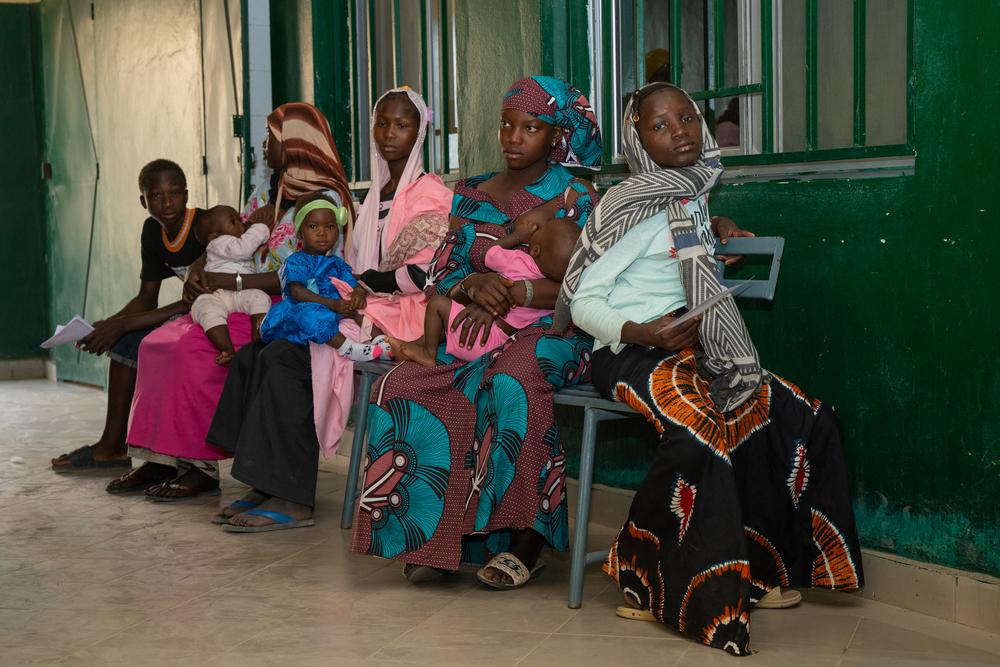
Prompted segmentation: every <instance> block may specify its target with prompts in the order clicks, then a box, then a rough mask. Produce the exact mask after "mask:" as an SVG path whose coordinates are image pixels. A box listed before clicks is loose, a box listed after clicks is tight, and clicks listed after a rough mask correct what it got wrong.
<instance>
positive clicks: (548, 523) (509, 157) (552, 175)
mask: <svg viewBox="0 0 1000 667" xmlns="http://www.w3.org/2000/svg"><path fill="white" fill-rule="evenodd" d="M499 140H500V148H501V151H502V153H503V157H504V161H505V162H506V167H505V169H503V170H502V171H499V172H496V173H488V174H482V175H480V176H476V177H473V178H467V179H465V180H463V181H460V182H459V183H458V184H457V186H456V187H455V197H454V199H453V201H452V207H451V232H450V233H449V235H448V236H447V237H446V238H445V241H444V243H443V244H442V245H441V247H440V248H439V249H438V251H437V254H436V256H435V259H434V262H433V263H432V267H431V271H430V279H431V281H432V286H431V288H430V289H431V290H432V291H433V292H434V293H438V294H446V295H452V296H453V295H454V294H455V293H457V292H458V291H463V292H465V293H466V294H467V295H468V296H469V299H470V300H471V301H472V304H471V305H470V306H468V307H467V308H466V309H465V311H463V313H462V314H460V315H459V316H458V319H459V320H461V321H463V322H464V324H463V326H464V334H463V336H462V338H463V340H466V341H469V342H472V341H474V340H475V339H476V338H477V337H479V336H481V335H483V334H484V333H486V334H488V333H489V329H490V325H491V324H492V322H493V320H494V319H495V318H496V317H502V316H503V315H504V314H506V313H507V311H508V309H509V308H510V307H511V305H512V304H517V305H521V306H524V305H528V304H532V305H533V306H534V307H537V308H549V307H552V306H553V305H554V303H555V297H556V294H557V292H558V290H559V285H558V283H555V282H552V281H549V280H546V279H541V280H533V281H517V282H516V283H515V282H513V281H510V280H507V279H506V278H505V277H503V276H501V275H499V274H497V273H493V272H490V271H489V269H488V268H487V267H486V266H485V264H484V263H483V262H484V255H485V253H486V250H488V249H489V248H490V247H491V246H492V245H493V242H495V241H496V240H497V239H499V238H500V237H502V236H505V235H506V234H508V233H509V232H510V230H511V229H512V225H513V224H514V221H515V220H516V219H518V218H520V217H522V216H532V217H536V216H537V222H538V223H539V224H544V223H545V222H546V221H547V220H549V219H551V218H553V217H565V218H567V219H569V220H571V221H572V222H574V223H576V224H578V225H581V226H582V225H583V224H585V223H586V221H587V219H588V216H589V215H590V213H591V211H592V210H593V207H594V204H595V203H596V201H597V195H596V193H595V192H594V191H593V188H592V187H591V186H590V184H589V183H587V182H586V181H583V180H581V179H577V178H574V176H573V175H572V174H571V173H570V171H569V170H568V169H567V168H566V167H567V166H582V167H588V168H598V167H599V166H600V163H601V155H602V151H601V135H600V129H599V128H598V125H597V118H596V117H595V115H594V112H593V109H592V108H591V107H590V103H589V102H588V101H587V98H586V97H585V96H584V95H583V94H582V93H581V92H580V91H579V90H577V89H576V88H574V87H573V86H571V85H569V84H568V83H566V82H565V81H561V80H559V79H555V78H552V77H545V76H534V77H530V78H526V79H522V80H520V81H517V82H515V83H514V84H513V85H512V86H511V87H510V89H509V90H508V91H507V93H506V94H505V95H504V98H503V102H502V108H501V117H500V127H499ZM550 324H551V320H550V319H548V318H543V319H541V320H539V321H538V322H537V323H535V324H534V325H532V326H530V327H527V328H525V329H522V330H521V331H520V332H518V333H516V334H515V335H514V336H512V337H511V338H510V339H509V340H508V341H507V343H506V344H505V345H504V346H503V347H501V348H499V349H497V350H494V351H493V352H491V353H489V354H487V355H484V356H483V357H481V358H480V359H478V360H476V361H473V362H470V363H463V362H460V361H457V360H456V359H454V358H453V357H451V356H450V355H448V354H447V352H445V350H444V347H441V348H440V349H439V351H438V365H437V366H436V367H434V368H425V367H424V366H421V365H419V364H416V363H412V362H403V363H402V364H400V365H399V366H397V367H396V368H394V369H393V370H391V371H389V372H388V373H387V374H386V375H384V376H383V378H382V380H381V381H380V382H379V383H378V384H377V385H376V387H375V389H374V392H373V394H372V405H371V406H370V412H369V438H370V440H369V445H368V457H367V466H366V468H365V472H364V481H363V486H362V494H361V499H360V506H359V508H358V513H357V520H356V522H355V524H354V537H353V543H352V545H351V549H352V550H353V551H354V552H356V553H363V554H369V555H373V556H379V557H383V558H394V559H397V560H399V561H402V562H403V563H405V564H406V565H405V567H404V574H405V575H406V577H407V579H408V580H410V581H411V582H416V581H420V580H423V579H426V578H432V577H436V576H438V575H439V574H441V573H442V572H443V571H455V570H457V569H458V567H459V563H460V562H471V563H477V564H486V566H485V567H483V568H482V569H481V570H480V574H479V577H480V580H481V581H483V583H485V584H487V585H489V586H493V587H495V588H517V587H519V586H523V585H524V584H525V583H526V582H527V581H528V580H529V578H530V576H531V573H532V572H534V571H537V568H538V567H539V564H538V562H537V561H538V557H539V554H540V552H541V550H542V548H543V547H544V546H546V545H548V546H551V547H553V548H556V549H560V550H565V549H566V547H567V541H568V526H567V508H566V493H565V481H566V478H565V471H566V466H565V456H564V454H563V450H562V443H561V442H560V439H559V430H558V428H557V426H556V422H555V418H554V414H553V405H552V392H553V391H554V389H556V388H562V387H565V386H569V385H572V384H575V383H577V382H580V381H581V380H582V378H585V377H586V376H587V373H588V372H589V363H588V362H589V358H590V347H591V340H590V338H589V337H588V336H586V335H582V334H579V333H576V334H573V333H569V334H567V335H562V334H554V333H548V329H549V326H550ZM470 347H471V345H470Z"/></svg>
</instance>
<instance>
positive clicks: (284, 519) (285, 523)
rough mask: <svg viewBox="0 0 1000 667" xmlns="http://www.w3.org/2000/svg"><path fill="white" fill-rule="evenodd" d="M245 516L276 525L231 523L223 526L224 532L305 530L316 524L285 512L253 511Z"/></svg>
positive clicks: (249, 511) (248, 511) (244, 513)
mask: <svg viewBox="0 0 1000 667" xmlns="http://www.w3.org/2000/svg"><path fill="white" fill-rule="evenodd" d="M243 515H244V516H262V517H264V518H265V519H270V520H271V521H273V522H274V523H266V524H264V525H263V526H237V525H234V524H231V523H226V524H223V526H222V530H224V531H226V532H227V533H267V532H270V531H272V530H288V529H289V528H305V527H307V526H314V525H316V522H315V521H313V519H312V518H309V519H296V518H295V517H293V516H292V515H290V514H285V513H284V512H272V511H271V510H262V509H252V510H247V511H246V512H243Z"/></svg>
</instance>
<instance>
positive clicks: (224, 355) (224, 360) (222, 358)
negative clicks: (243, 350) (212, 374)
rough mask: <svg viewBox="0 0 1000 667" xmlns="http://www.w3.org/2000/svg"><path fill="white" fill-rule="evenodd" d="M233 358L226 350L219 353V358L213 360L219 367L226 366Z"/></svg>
mask: <svg viewBox="0 0 1000 667" xmlns="http://www.w3.org/2000/svg"><path fill="white" fill-rule="evenodd" d="M234 356H235V355H234V354H233V353H232V352H230V351H228V350H223V351H222V352H219V356H217V357H216V358H215V363H217V364H219V365H220V366H228V365H229V362H230V361H232V360H233V357H234Z"/></svg>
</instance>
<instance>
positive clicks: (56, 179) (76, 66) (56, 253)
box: [41, 0, 105, 384]
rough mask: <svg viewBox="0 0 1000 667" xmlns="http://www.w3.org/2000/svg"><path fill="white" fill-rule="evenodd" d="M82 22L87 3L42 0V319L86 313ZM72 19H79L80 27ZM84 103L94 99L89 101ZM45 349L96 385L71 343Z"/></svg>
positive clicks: (87, 159)
mask: <svg viewBox="0 0 1000 667" xmlns="http://www.w3.org/2000/svg"><path fill="white" fill-rule="evenodd" d="M84 21H86V22H87V24H83V22H84ZM89 22H90V3H89V2H70V1H69V0H46V2H43V3H42V7H41V31H42V44H43V45H44V48H43V49H42V70H43V74H42V80H43V82H44V84H43V85H44V95H45V101H46V104H45V119H44V139H43V143H42V155H43V160H45V161H46V162H47V163H48V164H49V165H51V178H49V179H48V180H47V181H46V189H45V199H46V227H47V232H48V238H49V253H48V257H47V261H48V268H49V272H48V273H49V280H50V295H51V299H50V321H51V322H53V323H54V324H58V323H64V322H66V321H67V320H69V319H70V318H71V317H73V315H76V314H82V315H83V316H84V317H87V316H88V313H87V312H86V307H87V283H88V279H89V275H88V267H89V264H90V262H89V258H90V250H91V242H92V239H93V230H94V204H95V199H96V196H97V187H98V182H99V181H98V164H97V152H96V150H95V143H94V136H93V131H92V123H91V113H90V109H88V106H87V102H88V100H87V94H88V90H87V87H86V86H85V83H84V82H85V81H86V80H90V81H93V80H94V76H93V67H94V58H93V52H94V42H93V34H94V33H93V29H92V28H90V27H89ZM76 24H81V27H80V29H77V26H76ZM88 28H89V29H88ZM81 54H82V56H83V57H81ZM88 55H89V56H90V57H87V56H88ZM91 103H92V104H96V100H91ZM52 355H53V356H52V359H53V361H55V362H56V364H57V369H58V375H59V378H60V379H67V380H77V381H80V382H90V383H94V384H103V383H104V368H105V363H104V361H103V360H102V359H98V358H95V357H93V356H92V355H89V354H84V353H81V352H79V351H78V350H76V349H75V348H73V347H72V346H63V347H59V348H56V349H54V350H53V351H52Z"/></svg>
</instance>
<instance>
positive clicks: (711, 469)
mask: <svg viewBox="0 0 1000 667" xmlns="http://www.w3.org/2000/svg"><path fill="white" fill-rule="evenodd" d="M697 370H698V369H697V362H696V360H695V352H694V350H693V349H686V350H684V351H682V352H677V353H668V352H665V351H663V350H656V349H646V348H640V347H636V346H628V347H626V348H625V349H623V350H622V351H621V352H620V353H619V354H613V353H612V352H611V351H610V350H609V349H607V348H604V349H601V350H598V351H597V352H596V353H595V354H594V357H593V382H594V385H595V386H596V387H597V388H598V390H600V391H601V392H602V393H603V394H605V395H606V396H608V397H610V398H613V399H615V400H617V401H621V402H623V403H627V404H628V405H630V406H631V407H632V408H634V409H635V410H637V411H638V412H640V413H641V414H642V415H644V416H645V418H646V419H647V421H649V423H650V424H652V426H653V428H654V429H655V434H656V436H657V437H658V439H659V442H660V445H659V447H658V448H657V450H656V453H655V455H654V458H653V461H652V463H651V465H650V467H649V472H648V474H647V475H646V478H645V480H644V481H643V482H642V485H641V486H640V487H639V489H638V490H637V492H636V495H635V499H634V500H633V502H632V507H631V509H630V510H629V516H628V520H627V521H626V522H625V525H624V526H623V527H622V529H621V531H620V532H619V533H618V537H617V538H616V539H615V542H614V545H613V546H612V548H611V554H610V556H609V557H608V561H607V562H606V563H605V565H604V570H605V571H606V572H607V573H608V574H610V575H611V576H612V577H613V578H614V579H615V581H617V582H618V586H619V587H620V588H621V590H622V593H623V594H624V596H625V597H626V599H628V600H629V601H630V602H631V603H632V604H633V605H634V606H637V607H641V608H643V609H649V610H651V611H652V612H653V614H654V615H655V616H656V618H658V619H659V620H660V621H661V622H663V623H665V624H667V625H670V626H672V627H674V628H677V629H678V630H679V631H680V632H682V633H684V634H686V635H688V636H690V637H692V638H694V639H696V640H698V641H700V642H702V643H704V644H707V645H709V646H713V647H716V648H721V649H723V650H725V651H728V652H730V653H733V654H735V655H747V654H749V653H750V615H749V612H750V609H751V608H752V606H753V604H754V603H755V602H756V601H757V600H758V599H760V597H761V596H762V595H763V594H764V593H765V592H766V591H768V590H770V589H771V588H774V587H775V586H781V587H790V588H805V587H818V588H833V589H838V590H843V591H853V590H856V589H858V588H860V587H861V586H862V584H863V574H862V571H861V552H860V548H859V544H858V537H857V532H856V530H855V526H854V514H853V511H852V510H851V502H850V489H849V484H848V477H847V467H846V464H845V462H844V452H843V448H842V446H841V434H840V425H839V423H838V421H837V418H836V416H835V415H834V413H833V410H832V408H830V407H829V406H827V405H825V404H823V403H821V402H820V401H818V400H815V399H812V398H810V397H808V396H806V395H805V394H804V393H803V392H802V390H801V389H799V388H798V387H796V386H795V385H794V384H792V383H790V382H787V381H785V380H783V379H781V378H779V377H777V376H772V379H771V380H770V382H768V383H767V384H764V385H763V386H761V388H760V390H759V391H758V392H757V394H756V396H755V397H754V398H753V399H751V400H749V401H747V402H746V403H744V404H743V405H742V406H741V407H740V408H739V409H737V410H734V411H732V412H729V413H720V412H717V411H716V410H715V409H714V407H713V404H712V401H711V399H710V398H709V395H708V382H707V381H706V380H705V379H703V378H702V377H701V376H699V375H698V372H697Z"/></svg>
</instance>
